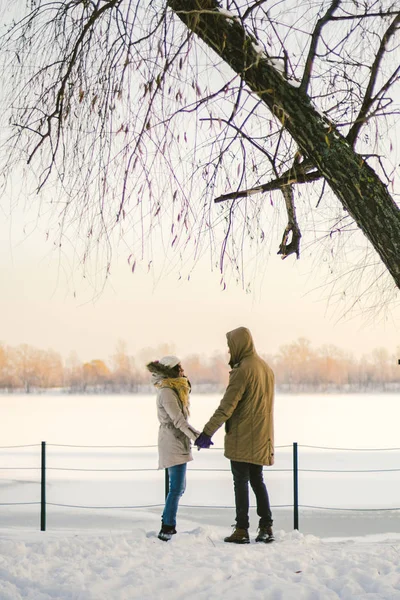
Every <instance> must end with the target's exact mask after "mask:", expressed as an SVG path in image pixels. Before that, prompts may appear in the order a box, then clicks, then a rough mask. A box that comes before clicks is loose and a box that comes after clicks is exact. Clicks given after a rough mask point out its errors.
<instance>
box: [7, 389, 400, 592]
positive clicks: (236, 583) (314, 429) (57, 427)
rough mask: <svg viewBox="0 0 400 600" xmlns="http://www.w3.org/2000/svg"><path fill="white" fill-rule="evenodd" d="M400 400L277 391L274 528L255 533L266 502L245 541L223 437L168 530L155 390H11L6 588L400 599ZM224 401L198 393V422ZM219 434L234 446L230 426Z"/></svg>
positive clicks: (201, 464)
mask: <svg viewBox="0 0 400 600" xmlns="http://www.w3.org/2000/svg"><path fill="white" fill-rule="evenodd" d="M398 400H399V398H398V397H397V396H395V395H382V396H380V397H378V398H377V397H373V396H367V395H347V396H338V395H329V396H309V397H308V396H306V395H297V396H289V395H285V396H284V395H282V396H278V397H277V403H276V443H277V446H278V449H277V460H276V465H275V466H274V467H273V468H271V469H267V470H266V472H265V478H266V481H267V485H268V489H269V492H270V496H271V503H272V505H273V507H274V508H273V514H274V531H275V534H276V542H275V543H274V544H270V545H263V544H261V545H260V544H256V543H255V542H254V537H255V533H256V527H257V517H256V515H255V510H254V508H253V509H252V510H251V531H250V533H251V538H252V543H251V544H250V545H249V546H246V547H243V546H234V545H228V544H224V543H223V537H224V536H225V535H227V534H229V533H230V531H231V524H232V523H233V521H234V510H233V490H232V480H231V474H230V472H229V463H228V461H227V460H226V459H225V458H224V457H223V455H222V452H221V451H220V450H218V449H215V450H214V449H213V450H212V451H201V452H197V451H196V452H195V453H194V458H195V460H194V461H193V462H192V463H191V464H190V467H189V470H188V478H187V479H188V482H187V491H186V493H185V495H184V497H183V499H182V505H181V507H180V510H179V513H178V525H177V529H178V534H177V535H176V536H174V537H173V539H172V540H171V541H170V542H168V543H164V542H161V541H159V540H158V539H157V537H156V535H157V532H158V529H159V524H160V514H161V510H162V504H163V499H164V474H163V472H160V471H157V469H156V466H157V463H156V449H155V448H152V447H148V446H152V445H154V444H155V442H156V436H157V422H156V419H155V411H154V398H153V397H149V396H132V397H119V396H117V397H102V396H99V397H77V396H67V397H65V396H54V397H52V396H31V397H28V396H11V397H10V396H0V403H1V407H2V423H3V428H2V440H3V442H2V446H18V445H20V446H24V447H22V448H4V447H3V448H1V449H0V505H1V511H0V600H20V599H21V600H22V599H24V600H49V599H60V600H67V599H68V600H103V599H104V600H125V599H126V600H128V599H136V598H137V599H149V600H150V599H155V600H157V599H160V600H162V599H165V600H167V599H171V600H172V599H186V598H195V599H222V598H229V599H232V598H233V599H236V598H237V599H239V598H246V599H253V598H254V599H266V600H267V599H268V600H279V599H282V600H292V599H293V600H302V599H308V600H329V599H331V598H332V599H334V598H335V599H336V598H340V599H346V600H356V599H357V600H364V599H368V600H378V599H382V600H397V599H398V600H400V518H399V517H400V511H396V510H390V509H393V508H397V507H400V486H399V475H400V471H397V469H400V450H396V449H395V448H396V447H397V446H398V445H400V444H399V438H398V422H399V416H400V415H399V408H398ZM217 402H218V397H217V396H194V397H193V400H192V417H191V421H192V423H193V425H195V426H196V427H198V428H200V429H201V427H202V425H203V424H204V422H205V421H206V420H207V419H208V417H209V416H210V414H211V412H212V410H213V409H214V408H215V406H216V405H217ZM377 406H378V407H379V413H377ZM41 441H46V443H47V467H48V469H47V485H46V496H47V531H46V532H40V531H39V527H40V505H39V501H40V483H39V480H40V469H39V467H40V442H41ZM214 441H215V446H217V447H221V446H222V445H223V432H219V433H218V434H217V435H216V436H215V440H214ZM293 441H297V442H298V443H299V468H300V473H299V500H300V505H301V508H300V525H299V529H300V532H297V531H293V511H292V507H291V505H292V501H293V498H292V496H293V491H292V473H291V465H292V442H293ZM30 444H32V446H30ZM26 445H29V446H28V447H25V446H26ZM83 446H85V447H83ZM88 446H108V447H107V448H104V447H102V448H97V447H88ZM115 446H118V447H115ZM132 446H135V447H134V448H133V447H132ZM137 446H145V447H139V448H138V447H137ZM310 446H323V447H324V448H329V449H320V448H315V447H310ZM331 448H341V449H340V450H335V449H331ZM350 448H351V449H353V448H356V449H358V450H350ZM366 448H369V450H368V451H367V450H365V449H366ZM382 448H391V449H390V450H387V451H382V450H381V449H382ZM346 449H348V450H346ZM139 469H140V470H139ZM142 469H144V470H142ZM381 469H384V472H379V470H381ZM210 470H212V471H210ZM343 470H345V471H347V473H342V472H340V471H343ZM360 470H362V471H364V472H363V473H359V471H360ZM327 471H329V472H327ZM251 501H252V503H253V501H254V498H253V497H251ZM14 503H20V504H14ZM27 503H29V504H27ZM30 503H32V504H30ZM310 507H314V508H310ZM315 507H320V508H315ZM321 507H322V508H321ZM359 509H361V510H359ZM376 509H380V510H376Z"/></svg>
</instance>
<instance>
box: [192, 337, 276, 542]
mask: <svg viewBox="0 0 400 600" xmlns="http://www.w3.org/2000/svg"><path fill="white" fill-rule="evenodd" d="M226 338H227V341H228V348H229V352H230V361H229V364H230V366H231V368H232V370H231V371H230V374H229V384H228V387H227V389H226V391H225V394H224V397H223V398H222V400H221V403H220V405H219V407H218V408H217V410H216V411H215V412H214V414H213V416H212V417H211V419H210V420H209V421H208V423H207V424H206V425H205V426H204V429H203V432H202V433H201V434H200V436H199V437H198V438H197V440H196V441H195V445H196V446H198V448H199V449H200V448H209V447H210V445H211V444H212V443H213V442H212V441H211V437H212V436H213V435H214V433H215V432H216V431H217V429H219V428H220V427H221V425H222V424H223V423H225V456H226V457H227V458H229V459H230V461H231V470H232V474H233V483H234V489H235V505H236V528H235V530H234V531H233V533H232V535H230V536H228V537H226V538H225V542H232V543H234V544H249V543H250V539H249V532H248V529H249V481H250V485H251V487H252V489H253V492H254V494H255V496H256V500H257V514H258V516H259V517H260V521H259V530H258V535H257V537H256V542H265V543H268V542H272V541H273V540H274V537H273V532H272V523H273V521H272V514H271V508H270V504H269V498H268V492H267V488H266V486H265V483H264V480H263V465H273V464H274V420H273V416H274V415H273V410H274V373H273V371H272V369H271V368H270V367H269V366H268V365H267V363H266V362H265V361H264V360H262V359H261V358H260V357H259V356H258V354H257V352H256V350H255V348H254V343H253V338H252V336H251V333H250V331H249V330H248V329H247V328H246V327H239V328H238V329H234V330H233V331H230V332H229V333H227V334H226Z"/></svg>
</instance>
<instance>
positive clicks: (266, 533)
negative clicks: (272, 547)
mask: <svg viewBox="0 0 400 600" xmlns="http://www.w3.org/2000/svg"><path fill="white" fill-rule="evenodd" d="M274 540H275V538H274V533H273V531H272V527H271V525H267V526H266V527H260V528H259V530H258V534H257V537H256V542H264V544H270V543H271V542H273V541H274Z"/></svg>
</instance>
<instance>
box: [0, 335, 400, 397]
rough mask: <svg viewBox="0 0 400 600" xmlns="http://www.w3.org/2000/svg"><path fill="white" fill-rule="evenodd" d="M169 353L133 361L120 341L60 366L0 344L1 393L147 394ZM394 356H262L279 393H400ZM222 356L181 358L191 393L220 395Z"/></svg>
mask: <svg viewBox="0 0 400 600" xmlns="http://www.w3.org/2000/svg"><path fill="white" fill-rule="evenodd" d="M169 353H174V348H173V347H172V346H168V345H163V346H159V347H157V348H145V349H143V350H142V351H141V352H139V354H138V355H137V356H135V357H133V356H130V355H129V354H128V352H127V344H126V342H124V341H122V340H120V341H119V342H118V343H117V345H116V348H115V352H114V354H113V355H112V356H111V357H110V358H109V360H108V361H105V360H103V359H99V358H96V359H93V360H91V361H89V362H82V361H81V360H80V359H79V358H78V356H77V354H76V353H71V355H70V356H69V357H68V358H67V360H65V361H63V360H62V358H61V356H60V354H58V353H57V352H54V350H40V349H38V348H35V347H33V346H29V345H27V344H21V345H20V346H17V347H11V346H7V345H3V344H0V391H2V392H14V391H22V392H25V393H30V392H33V391H41V390H54V389H57V388H58V389H60V390H62V391H65V392H71V393H74V392H75V393H134V392H139V391H140V392H147V391H149V392H150V391H152V386H151V385H150V381H149V374H148V372H147V371H146V369H145V365H146V363H147V362H148V361H149V360H151V359H154V358H155V357H157V356H162V355H164V354H169ZM399 356H400V347H399V348H397V354H396V353H392V354H391V353H390V352H389V351H388V350H387V349H386V348H376V349H375V350H373V351H372V352H371V353H370V354H367V355H364V356H362V357H360V358H358V359H356V358H355V357H354V356H353V355H352V354H350V353H347V352H345V351H343V350H341V349H340V348H338V347H336V346H333V345H325V346H321V347H319V348H313V347H312V345H311V343H310V342H309V340H307V339H305V338H300V339H298V340H297V341H295V342H293V343H291V344H287V345H284V346H281V347H280V348H279V350H278V352H277V353H276V354H273V355H265V356H263V358H265V359H266V360H267V361H268V363H269V364H270V365H271V367H272V368H273V370H274V372H275V375H276V384H277V389H278V391H282V392H284V391H286V392H305V391H307V392H308V391H315V392H317V391H319V392H324V391H360V392H363V391H365V392H367V391H376V390H379V391H396V390H400V365H398V357H399ZM227 362H228V355H227V353H214V354H213V355H212V356H207V357H206V356H202V355H198V354H192V355H189V356H187V357H185V358H183V359H182V364H183V366H184V368H185V372H186V374H187V376H188V377H189V379H190V381H191V383H192V387H193V391H194V392H217V391H218V392H219V391H222V390H223V388H224V386H225V385H226V383H227V381H228V373H229V366H228V364H227Z"/></svg>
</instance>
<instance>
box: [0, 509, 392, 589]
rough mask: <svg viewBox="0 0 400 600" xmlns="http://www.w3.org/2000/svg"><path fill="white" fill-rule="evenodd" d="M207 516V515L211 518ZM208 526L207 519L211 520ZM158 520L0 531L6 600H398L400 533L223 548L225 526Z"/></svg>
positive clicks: (297, 536) (142, 515)
mask: <svg viewBox="0 0 400 600" xmlns="http://www.w3.org/2000/svg"><path fill="white" fill-rule="evenodd" d="M203 516H204V515H203ZM203 520H204V519H203ZM158 525H159V517H158V515H155V514H152V513H149V512H143V511H140V512H139V511H138V512H135V513H134V515H132V516H131V527H130V528H129V530H126V531H113V530H109V531H107V530H104V529H103V530H100V531H96V530H91V531H90V530H84V529H71V530H58V531H56V532H46V533H39V532H32V531H31V530H29V531H28V530H26V529H19V530H11V529H2V531H1V537H0V598H1V600H22V599H23V600H56V599H57V600H133V599H136V598H137V599H138V600H139V599H140V600H169V599H170V600H179V599H181V600H186V599H196V600H221V599H224V598H229V599H230V600H235V599H237V600H239V599H241V600H242V599H252V600H257V599H260V600H267V599H268V600H334V599H338V598H340V599H343V600H378V599H379V600H399V599H400V566H399V565H400V560H399V559H400V534H398V535H395V534H386V535H381V536H367V537H360V538H354V539H350V538H347V539H334V540H331V539H321V538H319V537H316V536H313V535H304V534H302V533H298V532H293V531H292V532H288V531H286V532H285V531H283V530H279V529H278V530H276V538H277V539H276V542H275V543H274V544H269V545H266V544H256V543H254V531H253V532H252V533H253V542H252V543H251V544H250V545H249V546H235V545H232V544H225V543H224V542H223V536H224V535H226V534H227V533H229V531H227V528H226V527H222V526H221V525H216V524H209V525H207V524H204V522H202V523H199V522H198V521H197V520H196V518H195V517H193V518H192V519H190V520H189V519H187V518H184V519H180V521H179V532H178V534H177V535H176V536H174V537H173V538H172V540H171V541H170V542H167V543H165V542H161V541H160V540H158V539H157V537H156V533H157V531H158Z"/></svg>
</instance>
